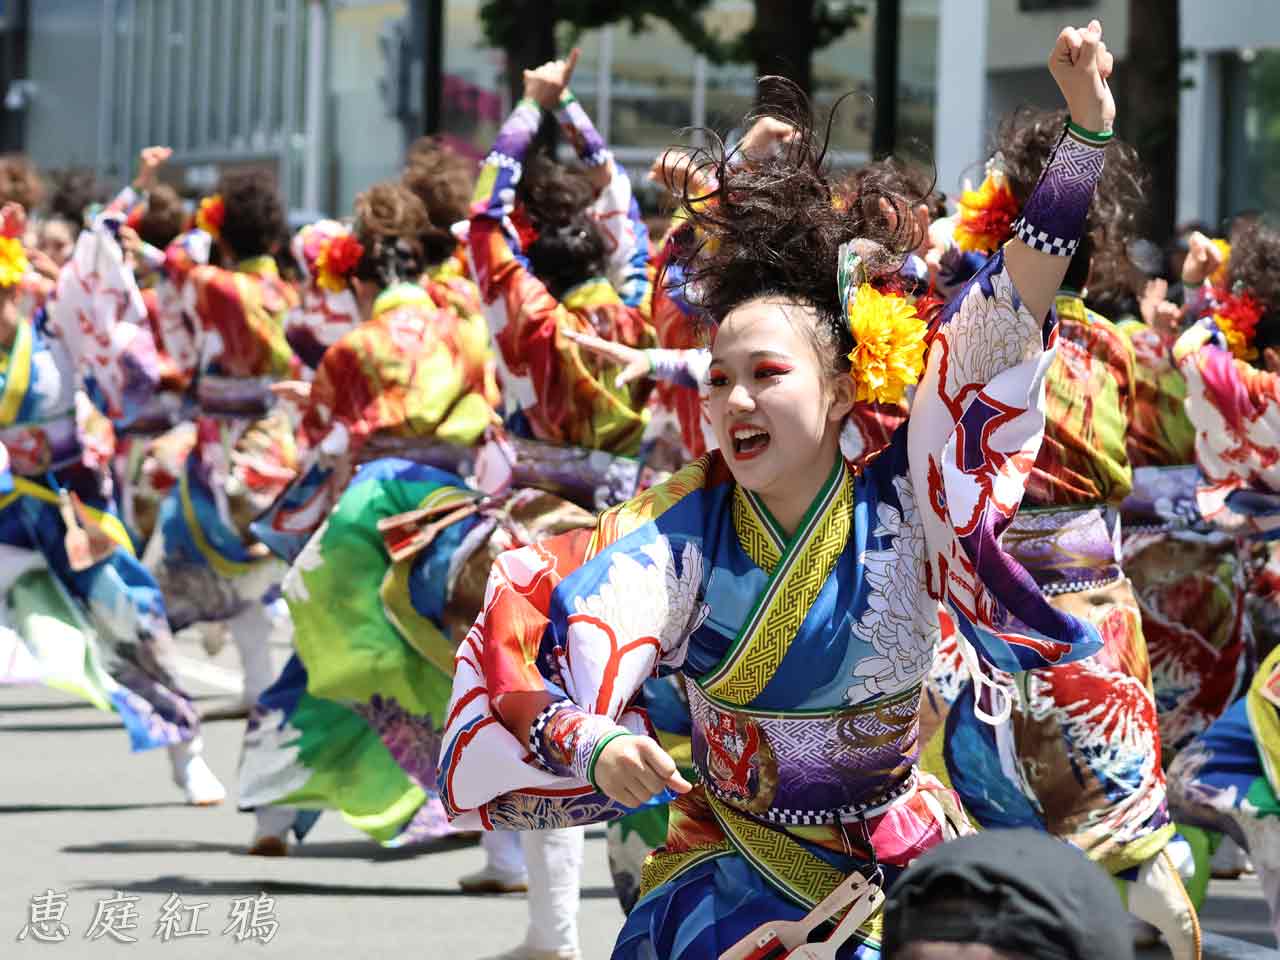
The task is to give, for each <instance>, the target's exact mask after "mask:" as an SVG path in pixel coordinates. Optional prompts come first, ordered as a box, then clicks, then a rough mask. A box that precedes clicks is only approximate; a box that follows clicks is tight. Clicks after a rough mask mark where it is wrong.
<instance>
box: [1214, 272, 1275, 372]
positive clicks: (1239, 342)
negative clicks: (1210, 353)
mask: <svg viewBox="0 0 1280 960" xmlns="http://www.w3.org/2000/svg"><path fill="white" fill-rule="evenodd" d="M1213 302H1214V304H1215V307H1214V311H1213V322H1214V323H1216V324H1217V325H1218V329H1219V330H1220V331H1222V336H1223V337H1224V338H1225V339H1226V341H1227V346H1228V347H1229V348H1230V350H1231V355H1232V356H1233V357H1235V358H1236V359H1237V360H1256V359H1257V358H1258V351H1257V349H1256V348H1255V347H1254V345H1253V338H1254V335H1255V334H1256V333H1257V329H1258V321H1259V320H1261V319H1262V313H1263V310H1262V304H1261V303H1259V302H1258V301H1257V300H1255V299H1254V298H1253V297H1252V296H1251V295H1250V294H1249V293H1248V292H1245V291H1242V292H1240V293H1231V292H1229V291H1227V290H1222V289H1215V290H1214V291H1213Z"/></svg>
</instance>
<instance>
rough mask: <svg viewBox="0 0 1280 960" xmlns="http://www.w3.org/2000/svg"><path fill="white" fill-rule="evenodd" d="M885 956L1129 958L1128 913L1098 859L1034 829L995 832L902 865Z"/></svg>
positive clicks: (898, 959)
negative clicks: (906, 865)
mask: <svg viewBox="0 0 1280 960" xmlns="http://www.w3.org/2000/svg"><path fill="white" fill-rule="evenodd" d="M881 955H882V956H883V957H884V960H1130V958H1132V957H1133V944H1132V940H1131V935H1130V928H1129V915H1128V914H1127V913H1126V912H1125V909H1124V907H1123V906H1122V905H1121V903H1120V897H1119V894H1117V892H1116V888H1115V884H1114V882H1113V881H1112V879H1111V877H1110V876H1108V875H1107V874H1106V873H1105V872H1104V871H1103V870H1102V869H1100V868H1099V867H1098V866H1097V865H1096V864H1094V863H1092V862H1091V861H1090V860H1089V859H1088V858H1086V857H1085V856H1084V855H1083V854H1081V853H1080V852H1079V851H1078V850H1076V849H1075V848H1074V847H1070V846H1068V845H1067V844H1065V843H1063V842H1062V841H1061V840H1057V839H1055V838H1053V837H1050V836H1049V835H1047V834H1044V833H1039V832H1037V831H1034V830H988V831H986V832H984V833H979V834H976V835H974V836H969V837H961V838H960V839H958V840H954V841H952V842H950V843H945V844H943V845H942V846H940V847H937V848H935V849H933V850H931V851H929V852H928V853H927V854H925V855H924V856H923V857H921V858H920V859H919V860H917V861H915V862H914V863H913V864H912V865H911V866H910V867H908V868H907V869H906V871H904V872H903V874H902V876H900V877H899V878H898V882H897V883H895V884H894V886H893V889H892V890H891V891H890V893H889V899H888V900H887V901H886V903H885V907H884V941H883V947H882V954H881Z"/></svg>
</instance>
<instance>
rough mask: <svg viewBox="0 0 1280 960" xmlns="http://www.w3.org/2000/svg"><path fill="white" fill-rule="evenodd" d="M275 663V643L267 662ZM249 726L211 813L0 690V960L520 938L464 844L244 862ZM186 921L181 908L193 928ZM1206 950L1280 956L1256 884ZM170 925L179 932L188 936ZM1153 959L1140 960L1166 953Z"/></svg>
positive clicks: (193, 683)
mask: <svg viewBox="0 0 1280 960" xmlns="http://www.w3.org/2000/svg"><path fill="white" fill-rule="evenodd" d="M182 650H183V653H184V658H185V659H184V668H185V669H184V674H185V677H186V680H187V682H188V683H189V684H190V687H191V689H192V690H193V691H196V692H197V693H198V694H199V695H200V700H199V705H200V707H201V710H202V712H204V713H206V714H210V713H213V714H217V713H218V712H220V711H225V708H226V707H228V706H229V705H230V704H231V702H232V700H231V698H230V697H229V694H231V693H232V692H233V691H234V690H235V688H236V670H235V666H236V661H235V657H234V654H233V653H232V652H231V651H230V650H229V649H224V650H223V651H222V652H221V653H219V654H218V655H217V656H216V657H214V658H212V659H210V658H209V657H207V656H206V655H205V653H204V652H203V651H202V650H201V649H200V648H199V646H198V645H197V644H195V643H194V642H193V641H191V640H190V639H188V640H185V641H184V643H183V644H182ZM275 652H276V653H277V655H278V656H279V658H280V659H281V660H283V656H284V655H285V650H284V648H278V649H277V650H276V651H275ZM242 729H243V721H241V720H236V719H225V720H212V721H209V722H207V723H206V727H205V739H206V742H207V748H206V753H207V756H208V758H209V763H210V765H211V766H212V767H213V769H214V771H215V772H216V773H217V774H218V775H219V777H221V778H222V779H223V781H224V783H226V784H227V786H228V788H229V790H231V792H232V796H231V797H230V798H229V799H228V801H227V803H225V804H224V805H222V806H220V807H215V808H209V809H196V808H191V807H187V806H185V805H184V804H183V802H182V796H181V793H180V792H179V791H178V789H177V788H176V787H175V786H174V785H173V784H172V783H171V782H170V780H169V770H168V761H167V759H166V757H165V756H164V755H163V754H162V753H160V752H154V751H153V752H150V753H146V754H141V755H130V754H129V753H128V741H127V739H126V737H125V734H124V732H123V730H122V728H121V727H120V725H119V723H118V722H117V721H116V719H115V718H114V717H113V716H112V715H110V714H106V713H100V712H98V711H96V710H94V709H92V708H90V707H88V706H85V705H83V704H81V703H80V702H78V701H76V700H73V699H72V698H70V697H68V696H65V695H63V694H60V693H57V692H54V691H50V690H45V689H41V688H0V756H2V757H3V758H4V768H3V772H2V773H0V854H2V856H0V958H9V957H27V956H49V957H89V958H96V957H103V958H110V957H124V958H135V960H143V958H147V957H156V958H159V957H170V958H178V957H187V956H194V957H239V956H245V955H246V951H247V952H248V954H247V955H259V954H258V951H262V953H261V954H260V955H263V956H279V957H303V956H306V957H331V956H343V957H358V958H363V957H370V958H382V957H411V958H415V960H416V958H435V957H447V958H448V960H476V958H482V957H486V956H489V955H491V954H494V953H497V952H500V951H501V950H503V949H505V948H507V947H509V946H512V945H514V944H515V943H516V942H518V941H519V940H520V939H521V937H522V936H523V932H524V922H525V904H524V900H523V898H522V897H519V896H506V897H476V896H466V895H463V894H462V893H461V892H460V891H459V889H458V886H457V880H458V877H460V876H461V875H462V874H465V873H467V872H469V871H471V870H473V869H476V868H477V867H478V866H479V865H480V863H481V862H482V856H481V853H480V850H479V847H478V846H476V845H474V844H461V843H446V844H442V845H440V846H437V847H434V848H431V849H429V850H414V851H389V850H383V849H381V848H379V847H377V846H376V845H374V844H373V843H371V842H369V841H367V840H366V839H365V838H364V836H363V834H360V833H359V832H358V831H356V830H355V829H354V828H352V827H349V826H347V825H346V824H345V823H343V822H342V820H341V819H340V818H339V817H337V816H334V815H332V814H327V815H326V816H325V817H323V818H322V819H321V821H320V823H319V824H318V825H317V827H316V828H315V830H314V831H313V832H312V834H311V835H310V836H309V837H308V839H307V842H306V843H305V844H303V845H301V846H300V847H297V848H295V851H294V852H293V853H292V854H291V855H290V856H289V857H287V858H283V859H262V858H256V857H249V856H245V855H244V852H243V851H244V847H245V842H246V840H247V839H248V837H249V835H250V833H251V831H252V822H251V818H250V817H248V816H246V815H243V814H239V813H237V812H236V810H235V805H234V789H235V771H236V762H237V758H238V755H239V747H240V737H241V731H242ZM46 891H53V893H55V894H65V895H66V904H67V907H66V912H65V915H64V918H63V919H64V922H65V923H66V924H67V928H68V933H69V936H68V937H67V939H66V940H65V941H63V942H61V943H57V944H40V943H35V942H33V940H32V939H31V937H28V938H27V939H26V940H24V941H22V942H18V941H17V939H16V938H17V936H18V934H19V932H20V931H21V929H22V927H23V925H24V924H25V923H26V922H27V920H28V914H29V909H30V904H31V900H32V897H34V896H37V895H40V894H44V893H45V892H46ZM117 893H119V894H122V895H124V896H125V897H137V898H138V899H137V902H136V911H137V916H138V926H137V928H136V929H133V930H130V931H128V933H127V935H130V936H134V937H136V938H137V942H136V943H131V944H124V943H117V942H114V941H113V940H111V939H110V937H104V938H101V939H95V940H88V939H86V938H85V934H86V932H87V931H88V929H89V927H90V925H91V923H92V921H93V919H94V914H95V911H96V908H97V903H98V901H99V900H104V899H109V898H112V897H114V896H115V895H116V894H117ZM260 893H265V894H266V895H267V896H268V897H271V898H274V901H275V903H274V906H273V911H272V913H271V914H270V916H272V917H273V918H274V919H275V920H276V921H277V922H278V928H277V929H276V933H275V936H274V938H273V939H272V940H271V942H270V943H268V944H265V945H262V944H260V943H257V942H253V941H250V942H245V943H237V942H236V940H235V937H234V933H229V934H225V935H224V934H223V933H222V931H223V930H224V929H225V928H226V927H227V926H228V925H229V923H230V919H231V911H232V909H233V905H234V904H235V902H236V901H240V902H241V903H243V904H244V905H245V908H248V907H249V906H251V903H250V901H249V900H248V899H246V898H253V897H256V896H257V895H259V894H260ZM171 894H177V895H178V897H179V898H180V899H181V902H182V906H184V907H187V908H190V907H192V906H193V905H196V904H201V903H204V904H208V906H207V907H204V908H203V909H202V910H201V911H200V912H199V914H198V921H199V923H198V927H197V928H196V929H204V930H207V931H208V933H207V935H204V936H190V937H185V938H181V939H172V940H170V941H169V942H163V941H162V940H160V939H158V938H157V937H156V936H155V933H156V931H157V922H158V920H159V917H160V915H161V908H162V905H163V904H164V903H165V901H166V900H167V899H168V897H169V896H170V895H171ZM582 894H583V899H582V912H581V916H580V930H581V936H582V943H583V954H584V957H586V958H587V960H603V958H605V957H607V956H608V955H609V950H610V947H611V946H612V944H613V940H614V937H615V936H616V934H617V931H618V929H619V927H620V926H621V923H622V912H621V910H620V909H619V907H618V904H617V901H616V900H615V899H614V895H613V888H612V886H611V884H610V880H609V872H608V868H607V865H606V862H605V842H604V833H603V831H602V830H592V831H589V832H588V840H587V851H586V866H585V870H584V873H583V890H582ZM189 918H190V913H188V914H185V915H183V922H184V923H189ZM1203 921H1204V924H1205V926H1206V929H1207V930H1208V931H1209V932H1210V934H1211V935H1210V937H1209V938H1208V944H1207V945H1208V947H1209V949H1208V950H1207V951H1206V957H1223V958H1236V957H1262V956H1280V953H1277V952H1276V951H1274V950H1270V949H1265V948H1264V947H1262V946H1259V945H1261V944H1268V945H1271V944H1273V943H1274V941H1273V940H1272V938H1271V935H1270V930H1269V926H1268V921H1267V911H1266V906H1265V904H1264V903H1263V901H1262V898H1261V894H1260V891H1259V887H1258V883H1257V881H1256V880H1254V879H1243V880H1240V881H1233V882H1215V883H1214V885H1213V886H1212V888H1211V893H1210V899H1209V903H1208V904H1207V906H1206V909H1205V911H1204V914H1203ZM177 929H178V930H182V929H189V927H186V926H182V925H180V926H179V927H177ZM1167 956H1168V954H1167V952H1165V951H1163V950H1162V949H1161V950H1152V951H1148V952H1146V953H1145V954H1144V957H1147V958H1156V957H1167Z"/></svg>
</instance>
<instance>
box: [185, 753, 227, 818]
mask: <svg viewBox="0 0 1280 960" xmlns="http://www.w3.org/2000/svg"><path fill="white" fill-rule="evenodd" d="M173 782H174V783H176V784H177V785H178V786H179V787H181V788H182V792H183V793H185V794H186V796H187V803H189V804H191V805H192V806H193V807H212V806H215V805H217V804H219V803H221V802H222V801H223V800H225V799H227V788H226V787H224V786H223V785H222V782H221V781H220V780H219V779H218V778H217V777H215V776H214V775H213V771H212V770H210V769H209V765H208V764H207V763H205V762H204V757H202V756H200V755H199V754H196V755H194V756H189V757H187V758H186V760H185V762H184V763H183V764H182V766H181V767H180V768H179V767H177V766H175V767H174V771H173Z"/></svg>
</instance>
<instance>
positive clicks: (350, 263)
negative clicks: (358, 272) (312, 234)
mask: <svg viewBox="0 0 1280 960" xmlns="http://www.w3.org/2000/svg"><path fill="white" fill-rule="evenodd" d="M363 256H364V246H363V245H362V244H361V243H360V241H359V240H357V239H356V238H355V237H353V236H352V235H351V234H349V233H344V234H339V235H338V236H336V237H330V238H329V239H328V240H326V241H325V242H324V245H323V246H322V247H321V248H320V255H319V256H318V257H316V283H318V284H319V285H320V287H321V289H323V290H331V291H332V292H334V293H341V292H342V291H343V290H345V289H346V288H347V282H348V280H349V278H350V277H351V274H352V273H354V272H355V269H356V267H357V266H358V265H359V263H360V258H361V257H363Z"/></svg>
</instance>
